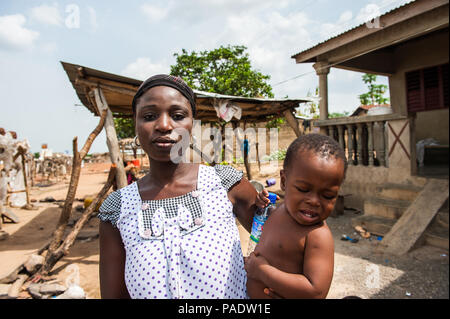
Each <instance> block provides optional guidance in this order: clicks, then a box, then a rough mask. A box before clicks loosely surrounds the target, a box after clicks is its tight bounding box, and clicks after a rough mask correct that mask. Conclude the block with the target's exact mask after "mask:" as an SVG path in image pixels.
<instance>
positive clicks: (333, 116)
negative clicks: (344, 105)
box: [328, 111, 350, 119]
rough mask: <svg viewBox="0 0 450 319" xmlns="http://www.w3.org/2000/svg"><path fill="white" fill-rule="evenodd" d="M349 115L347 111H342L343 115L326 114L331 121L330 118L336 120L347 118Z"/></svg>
mask: <svg viewBox="0 0 450 319" xmlns="http://www.w3.org/2000/svg"><path fill="white" fill-rule="evenodd" d="M349 115H350V113H349V112H348V111H344V113H338V112H333V113H330V114H328V118H330V119H332V118H337V117H347V116H349Z"/></svg>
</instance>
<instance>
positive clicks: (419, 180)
mask: <svg viewBox="0 0 450 319" xmlns="http://www.w3.org/2000/svg"><path fill="white" fill-rule="evenodd" d="M448 49H449V1H448V0H417V1H413V2H410V3H408V4H406V5H403V6H401V7H398V8H396V9H394V10H391V11H389V12H387V13H385V14H383V15H381V16H379V17H377V18H375V19H373V20H372V21H369V22H367V23H363V24H361V25H359V26H357V27H355V28H353V29H351V30H348V31H346V32H344V33H342V34H340V35H338V36H335V37H333V38H331V39H328V40H327V41H324V42H322V43H319V44H317V45H315V46H314V47H312V48H309V49H307V50H304V51H302V52H299V53H297V54H295V55H293V56H292V58H293V59H295V61H296V63H313V65H312V66H313V67H314V69H315V70H316V74H317V75H318V78H319V95H320V98H321V99H320V103H319V109H320V119H319V120H318V121H316V122H315V123H314V125H315V126H317V127H320V130H321V132H322V133H324V134H328V135H330V136H333V137H334V138H335V139H336V140H337V141H339V143H340V145H341V146H342V147H343V148H344V149H345V150H346V152H347V155H348V162H349V169H348V173H347V178H346V181H345V183H344V185H343V187H342V191H343V194H345V195H349V196H348V197H345V200H346V206H347V205H348V206H354V207H357V208H360V209H362V210H363V211H364V216H362V217H359V218H357V219H354V223H355V224H356V223H358V224H360V225H363V226H365V227H366V228H368V230H369V231H371V232H373V233H375V234H379V235H382V236H385V237H384V239H383V241H382V242H383V245H384V247H385V248H386V249H387V250H388V251H391V252H394V253H398V254H401V253H405V252H407V251H408V250H410V249H411V248H412V247H413V246H414V245H416V244H418V243H423V242H426V243H428V244H434V245H436V246H439V247H442V248H445V249H447V250H448V164H445V165H437V164H436V163H439V162H441V160H442V159H439V158H438V157H445V156H447V158H446V160H448V144H449V125H448V124H449V109H448V108H449V95H448V89H449V85H448V61H449V56H448ZM330 68H340V69H345V70H349V71H357V72H364V73H371V74H376V75H383V76H387V77H388V79H389V92H390V103H391V108H392V113H391V114H382V115H369V114H368V115H364V116H351V117H346V118H338V119H329V118H328V83H327V81H328V80H327V76H328V74H329V71H330ZM355 94H356V92H355ZM357 115H360V114H357ZM430 138H432V139H434V140H437V141H439V145H437V146H436V145H435V147H434V148H433V147H429V148H428V149H429V151H430V150H433V151H434V155H432V157H433V156H434V157H435V159H436V161H435V164H436V165H435V164H433V165H432V166H430V167H426V165H425V167H424V168H421V167H418V165H417V156H416V146H417V143H418V142H419V141H421V140H424V139H430ZM446 154H447V155H446ZM439 225H441V226H443V227H441V228H439V227H438V226H439Z"/></svg>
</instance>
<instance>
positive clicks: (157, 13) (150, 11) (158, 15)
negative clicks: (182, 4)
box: [141, 3, 171, 23]
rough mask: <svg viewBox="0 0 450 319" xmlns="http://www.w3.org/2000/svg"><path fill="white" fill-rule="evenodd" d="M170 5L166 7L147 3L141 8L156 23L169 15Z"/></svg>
mask: <svg viewBox="0 0 450 319" xmlns="http://www.w3.org/2000/svg"><path fill="white" fill-rule="evenodd" d="M170 7H171V6H170V5H168V6H166V7H160V6H156V5H152V4H147V3H146V4H143V5H142V6H141V10H142V12H143V13H144V14H145V16H146V17H147V18H148V19H149V21H150V22H151V23H156V22H159V21H161V20H163V19H164V18H165V17H166V16H167V14H168V13H169V10H170Z"/></svg>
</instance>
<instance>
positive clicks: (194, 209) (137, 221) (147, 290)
mask: <svg viewBox="0 0 450 319" xmlns="http://www.w3.org/2000/svg"><path fill="white" fill-rule="evenodd" d="M195 110H196V104H195V95H194V92H193V91H192V89H191V88H189V86H188V85H187V84H186V83H184V81H183V80H181V79H180V78H178V77H174V76H170V75H156V76H153V77H151V78H149V79H147V80H146V81H145V82H144V83H142V85H141V86H140V87H139V89H138V91H137V93H136V95H135V97H134V99H133V116H134V122H135V129H136V133H137V138H138V139H139V143H140V145H141V147H142V149H143V150H144V151H145V152H146V154H147V155H148V157H149V160H150V172H149V173H148V174H147V175H146V176H144V177H143V178H141V179H140V180H138V181H137V182H134V183H132V184H130V185H128V186H127V187H124V188H122V189H120V190H117V191H115V192H113V193H111V194H110V195H109V196H108V198H107V199H106V200H105V201H104V203H103V204H102V206H101V208H100V213H99V215H98V216H99V218H100V219H101V221H102V222H101V223H100V289H101V296H102V298H130V297H131V298H245V297H246V290H245V284H246V273H245V270H244V264H243V257H242V251H241V246H240V240H239V233H238V230H237V227H236V222H235V217H237V218H238V220H239V222H240V223H241V224H242V225H243V226H244V227H245V228H246V229H247V230H248V231H250V229H251V222H252V218H253V214H254V211H255V210H256V206H255V200H256V196H257V192H256V190H255V189H254V188H253V186H252V185H251V184H250V183H249V182H248V181H247V180H246V179H245V178H242V175H243V174H242V172H239V171H237V170H235V169H234V168H232V167H231V166H222V165H216V166H215V167H210V166H205V165H200V164H194V163H183V162H180V163H178V164H177V163H174V162H173V161H172V160H171V156H170V153H171V152H170V151H171V149H172V147H173V146H174V144H175V142H178V140H177V136H178V135H177V134H174V131H175V130H177V129H184V130H187V131H189V132H191V130H192V126H193V119H194V116H195Z"/></svg>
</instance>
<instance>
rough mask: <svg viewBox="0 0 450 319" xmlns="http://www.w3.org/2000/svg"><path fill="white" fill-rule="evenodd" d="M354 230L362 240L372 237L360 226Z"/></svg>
mask: <svg viewBox="0 0 450 319" xmlns="http://www.w3.org/2000/svg"><path fill="white" fill-rule="evenodd" d="M355 230H356V231H357V232H358V233H359V235H360V236H361V237H362V238H365V239H368V238H370V237H371V236H372V234H371V233H370V232H368V231H367V230H366V229H365V228H363V227H362V226H360V225H357V226H355Z"/></svg>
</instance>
